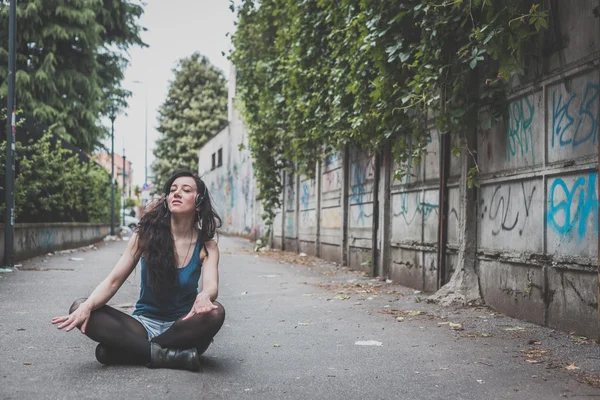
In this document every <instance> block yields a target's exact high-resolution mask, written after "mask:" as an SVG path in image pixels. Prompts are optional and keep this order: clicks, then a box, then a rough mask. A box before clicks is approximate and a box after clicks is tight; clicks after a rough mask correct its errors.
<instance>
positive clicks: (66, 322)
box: [52, 303, 92, 333]
mask: <svg viewBox="0 0 600 400" xmlns="http://www.w3.org/2000/svg"><path fill="white" fill-rule="evenodd" d="M91 312H92V309H91V307H90V306H88V305H87V304H86V303H82V304H81V305H80V306H79V307H77V310H75V311H73V312H72V313H71V314H69V315H68V316H63V317H54V318H52V323H53V324H55V325H56V324H60V325H58V329H63V328H65V327H66V328H67V329H65V331H66V332H69V331H70V330H71V329H73V328H76V327H78V326H81V328H80V329H81V333H85V328H86V326H87V323H88V321H89V319H90V314H91Z"/></svg>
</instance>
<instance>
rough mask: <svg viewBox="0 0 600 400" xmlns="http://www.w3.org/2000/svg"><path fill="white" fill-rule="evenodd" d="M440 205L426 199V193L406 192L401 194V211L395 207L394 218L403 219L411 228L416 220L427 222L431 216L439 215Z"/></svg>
mask: <svg viewBox="0 0 600 400" xmlns="http://www.w3.org/2000/svg"><path fill="white" fill-rule="evenodd" d="M438 208H439V205H438V204H435V203H432V202H430V201H427V200H426V199H425V191H424V190H423V191H420V192H405V193H402V194H400V209H399V210H398V211H396V209H395V207H393V215H394V217H402V218H403V219H404V221H405V222H406V225H408V226H410V225H412V223H413V222H414V221H415V220H416V218H417V216H418V217H419V221H422V220H423V221H425V220H427V219H428V218H429V217H430V216H431V215H437V213H438ZM421 218H422V219H421Z"/></svg>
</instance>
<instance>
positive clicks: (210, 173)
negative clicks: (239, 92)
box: [198, 66, 264, 240]
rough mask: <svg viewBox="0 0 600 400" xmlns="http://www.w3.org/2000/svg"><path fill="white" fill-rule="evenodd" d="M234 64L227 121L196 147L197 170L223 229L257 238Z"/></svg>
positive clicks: (257, 217) (254, 191)
mask: <svg viewBox="0 0 600 400" xmlns="http://www.w3.org/2000/svg"><path fill="white" fill-rule="evenodd" d="M235 74H236V72H235V67H234V66H231V68H230V72H229V80H228V82H229V94H228V97H229V98H228V125H227V126H226V127H225V128H224V129H223V130H221V131H220V132H219V133H218V134H217V135H215V136H214V137H213V138H211V139H210V140H209V141H208V142H207V143H206V144H205V145H204V146H203V147H202V148H201V149H200V150H199V151H198V159H199V169H198V173H199V175H200V176H201V177H202V179H203V180H204V181H205V183H206V184H207V186H208V189H209V192H210V195H211V198H212V200H213V202H214V205H215V207H216V209H217V212H218V213H219V215H220V216H221V217H222V218H223V227H222V229H221V231H222V232H224V233H228V234H235V235H241V236H245V237H248V238H251V239H254V240H256V239H258V238H260V237H261V235H262V233H263V232H264V229H263V224H262V219H261V217H260V215H261V205H260V202H259V201H257V199H256V197H257V195H258V191H257V188H256V184H255V180H254V170H253V167H252V155H251V154H250V150H249V149H248V133H247V131H246V129H245V127H244V124H243V121H242V117H241V115H240V113H239V110H238V109H237V108H236V106H235V101H236V97H235V84H236V83H235Z"/></svg>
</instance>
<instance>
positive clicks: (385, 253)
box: [377, 146, 394, 279]
mask: <svg viewBox="0 0 600 400" xmlns="http://www.w3.org/2000/svg"><path fill="white" fill-rule="evenodd" d="M381 162H382V165H381V178H380V185H379V207H380V208H379V243H380V249H381V252H380V256H379V259H378V266H377V271H378V272H377V274H378V275H379V276H380V277H382V278H385V279H387V278H389V270H390V262H391V257H390V237H391V229H392V225H391V207H392V203H391V200H392V196H391V185H392V175H393V173H394V171H393V167H394V163H393V160H392V152H391V148H390V146H386V148H385V149H384V150H383V154H382V160H381Z"/></svg>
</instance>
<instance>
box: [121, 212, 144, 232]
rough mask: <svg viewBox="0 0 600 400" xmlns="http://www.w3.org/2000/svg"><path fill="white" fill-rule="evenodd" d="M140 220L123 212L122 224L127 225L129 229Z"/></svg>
mask: <svg viewBox="0 0 600 400" xmlns="http://www.w3.org/2000/svg"><path fill="white" fill-rule="evenodd" d="M139 222H140V220H139V219H137V218H135V217H132V216H130V215H128V214H125V220H124V221H123V224H122V225H123V226H126V227H128V228H129V229H131V230H133V229H134V228H135V227H136V226H137V224H138V223H139Z"/></svg>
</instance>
